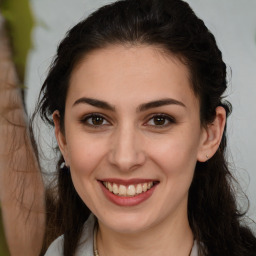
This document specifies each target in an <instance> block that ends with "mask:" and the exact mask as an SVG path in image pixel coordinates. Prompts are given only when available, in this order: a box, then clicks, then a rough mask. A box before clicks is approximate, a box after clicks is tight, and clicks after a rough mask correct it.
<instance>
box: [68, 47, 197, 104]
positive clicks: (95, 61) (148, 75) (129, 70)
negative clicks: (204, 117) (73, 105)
mask: <svg viewBox="0 0 256 256" xmlns="http://www.w3.org/2000/svg"><path fill="white" fill-rule="evenodd" d="M83 96H84V97H94V98H100V99H104V100H107V101H112V102H115V101H116V102H117V103H118V99H120V103H122V104H124V103H125V102H127V101H128V102H129V101H130V102H131V100H132V102H133V103H135V104H136V103H137V102H136V101H138V104H139V103H140V102H139V101H150V100H154V99H155V98H164V97H167V96H169V97H172V98H175V99H177V100H180V101H185V102H186V101H191V102H192V101H197V99H196V96H195V95H194V93H193V90H192V85H191V82H190V78H189V70H188V68H187V67H186V66H185V65H184V64H183V63H182V62H181V61H180V60H179V59H178V58H177V57H175V56H174V55H171V54H167V53H165V52H164V51H163V50H161V49H160V48H157V47H153V46H142V45H141V46H123V45H115V46H109V47H107V48H104V49H100V50H95V51H93V52H91V53H89V54H88V55H86V56H85V57H84V58H83V59H82V60H81V61H80V62H79V63H78V65H77V66H76V67H75V69H74V70H73V72H72V76H71V80H70V86H69V91H68V99H72V100H75V98H77V97H83ZM191 102H190V103H191Z"/></svg>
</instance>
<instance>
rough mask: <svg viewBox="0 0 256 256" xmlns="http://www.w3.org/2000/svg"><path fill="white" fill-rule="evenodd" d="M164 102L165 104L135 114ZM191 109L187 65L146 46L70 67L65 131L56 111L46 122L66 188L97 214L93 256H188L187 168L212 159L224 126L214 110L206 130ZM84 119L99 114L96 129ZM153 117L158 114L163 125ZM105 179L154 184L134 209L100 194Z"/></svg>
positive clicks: (98, 54)
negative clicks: (69, 183) (65, 170)
mask: <svg viewBox="0 0 256 256" xmlns="http://www.w3.org/2000/svg"><path fill="white" fill-rule="evenodd" d="M113 60H114V61H113ZM83 97H86V98H93V99H97V100H100V101H104V102H107V103H108V104H109V105H111V106H112V108H113V109H112V110H110V109H103V108H101V107H99V106H98V107H96V106H92V105H91V104H88V102H85V100H81V98H83ZM167 98H168V99H172V102H171V103H169V104H166V105H162V106H158V107H156V106H154V107H151V108H148V109H146V110H145V109H142V108H141V105H142V104H145V103H148V102H155V101H159V100H162V99H167ZM75 102H76V103H75ZM140 108H141V109H140ZM199 112H200V107H199V100H198V98H197V97H196V96H195V94H194V92H193V90H192V85H191V84H190V79H189V71H188V69H187V67H186V66H185V65H184V64H183V63H182V62H181V61H180V60H179V59H178V58H176V57H174V56H171V55H168V56H167V55H166V54H165V55H164V54H163V51H161V50H160V49H157V48H154V47H152V46H136V47H135V46H131V47H128V46H110V47H108V48H105V49H101V50H96V51H94V52H92V53H90V54H88V55H87V56H86V57H85V58H84V59H83V60H82V61H81V62H80V63H79V65H78V66H77V67H76V68H75V69H74V71H73V73H72V77H71V81H70V87H69V91H68V94H67V99H66V109H65V119H64V120H65V134H64V133H62V132H61V129H60V126H59V113H58V111H56V112H55V113H54V115H53V119H54V122H55V127H56V129H55V132H56V138H57V140H58V143H59V147H60V149H61V151H62V154H63V156H64V158H65V161H66V164H67V165H69V166H70V170H71V175H72V180H73V183H74V186H75V188H76V190H77V192H78V194H79V195H80V197H81V198H82V200H83V201H84V202H85V204H86V205H87V206H88V207H89V208H90V210H91V211H92V212H93V213H94V214H95V215H96V216H97V218H98V222H99V231H98V235H97V244H98V249H99V252H100V255H101V256H102V255H155V252H156V251H157V252H158V254H159V255H178V256H179V255H184V256H185V255H189V253H190V251H191V248H192V245H193V234H192V231H191V229H190V227H189V223H188V218H187V201H188V190H189V187H190V184H191V182H192V179H193V174H194V169H195V165H196V162H197V161H206V160H207V158H206V155H208V156H209V157H211V156H212V155H213V154H214V153H215V151H216V150H217V148H218V146H219V143H220V140H221V136H222V132H223V128H224V125H225V111H224V109H223V108H221V107H218V108H217V109H216V119H215V121H214V122H213V123H212V124H210V125H209V126H206V127H203V126H202V125H201V123H200V116H199ZM92 113H97V114H99V115H101V116H102V117H103V119H100V122H99V123H100V125H95V122H94V123H93V119H91V118H85V117H86V116H88V115H89V114H92ZM155 115H162V118H163V119H162V121H163V123H162V125H159V123H158V122H157V120H156V119H154V118H153V117H154V116H155ZM163 115H164V116H163ZM169 117H170V120H169V119H168V118H169ZM96 124H98V123H96ZM113 178H116V179H122V180H129V179H132V178H133V179H134V178H136V179H148V180H152V181H157V182H158V184H157V186H156V187H155V189H154V191H153V193H152V195H151V196H150V197H149V198H148V199H147V200H145V201H143V202H142V203H140V204H138V205H135V206H119V205H116V204H114V203H112V202H111V201H110V200H108V199H107V198H106V196H105V195H104V193H103V191H102V188H101V184H100V182H99V181H102V180H105V179H113ZM156 234H157V237H158V239H156Z"/></svg>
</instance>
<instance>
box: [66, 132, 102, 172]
mask: <svg viewBox="0 0 256 256" xmlns="http://www.w3.org/2000/svg"><path fill="white" fill-rule="evenodd" d="M69 142H70V143H69ZM105 152H106V147H105V145H104V141H102V140H98V139H94V138H93V137H92V138H91V137H88V136H79V135H77V136H72V137H70V138H69V141H68V155H69V159H70V167H71V170H72V172H73V173H74V174H77V175H79V176H88V175H90V174H92V173H93V171H94V170H95V169H97V166H98V164H99V163H100V162H101V159H102V158H103V157H104V156H105Z"/></svg>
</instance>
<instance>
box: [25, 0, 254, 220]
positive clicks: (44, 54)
mask: <svg viewBox="0 0 256 256" xmlns="http://www.w3.org/2000/svg"><path fill="white" fill-rule="evenodd" d="M107 2H110V1H107V0H104V1H103V0H98V1H96V0H72V1H70V0H54V1H52V0H44V1H37V0H31V6H32V8H33V11H34V14H35V18H36V20H37V26H36V27H35V29H34V33H33V40H34V48H33V49H32V50H31V52H30V55H29V61H28V64H27V74H26V85H27V86H28V91H27V98H26V102H27V106H28V109H29V112H30V113H31V111H32V109H33V107H34V103H35V101H36V97H37V95H38V93H39V89H40V86H41V84H42V82H43V80H44V78H45V75H46V71H47V68H48V66H49V63H50V61H51V58H52V57H53V56H54V54H55V51H56V47H57V45H58V43H59V41H60V40H61V39H62V38H63V36H64V34H65V32H66V31H67V29H69V28H70V27H72V25H74V24H75V23H77V22H78V21H79V20H80V19H81V18H82V17H85V16H87V15H88V14H89V13H90V12H91V11H92V10H94V9H96V8H97V7H99V6H101V5H103V4H104V3H107ZM187 2H189V3H190V5H191V6H192V8H193V9H194V10H195V12H196V13H197V14H198V16H200V17H201V18H202V19H203V20H204V21H205V22H206V25H207V26H208V27H209V29H210V30H211V31H212V32H213V34H214V35H215V36H216V39H217V42H218V45H219V47H220V48H221V50H222V52H223V55H224V59H225V61H226V63H227V65H228V66H230V67H231V69H232V77H231V78H230V85H229V86H230V88H229V91H228V93H227V94H228V100H230V101H231V103H232V104H233V107H234V110H233V114H232V116H231V118H230V119H229V123H228V138H229V145H230V161H234V164H235V165H233V167H232V168H233V169H234V173H235V175H236V176H237V177H238V179H239V181H240V183H241V185H242V187H243V189H244V190H245V191H246V192H247V194H248V195H249V199H250V201H251V209H250V211H249V215H250V216H251V217H252V218H253V219H254V220H256V168H255V162H254V160H255V158H256V157H255V155H256V15H255V13H256V1H255V0H187ZM45 135H46V134H45ZM46 137H47V136H46ZM249 177H250V178H249Z"/></svg>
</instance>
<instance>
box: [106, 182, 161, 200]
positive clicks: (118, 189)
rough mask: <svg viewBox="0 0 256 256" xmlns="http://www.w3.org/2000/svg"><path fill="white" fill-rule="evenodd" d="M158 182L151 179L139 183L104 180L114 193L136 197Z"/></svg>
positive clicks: (107, 187)
mask: <svg viewBox="0 0 256 256" xmlns="http://www.w3.org/2000/svg"><path fill="white" fill-rule="evenodd" d="M157 183H159V182H156V181H150V182H143V183H138V184H129V185H123V184H116V183H113V182H107V181H103V182H102V184H103V185H104V186H105V188H106V189H107V190H108V191H110V192H111V193H112V194H114V195H118V196H121V197H134V196H137V195H140V194H142V193H145V192H147V191H148V190H150V189H151V188H152V187H153V186H154V185H156V184H157Z"/></svg>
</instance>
